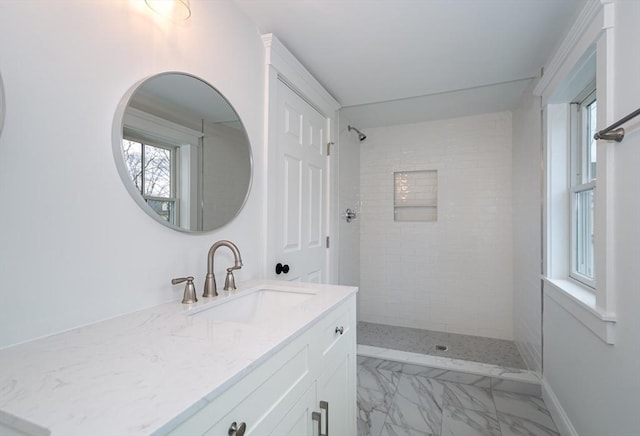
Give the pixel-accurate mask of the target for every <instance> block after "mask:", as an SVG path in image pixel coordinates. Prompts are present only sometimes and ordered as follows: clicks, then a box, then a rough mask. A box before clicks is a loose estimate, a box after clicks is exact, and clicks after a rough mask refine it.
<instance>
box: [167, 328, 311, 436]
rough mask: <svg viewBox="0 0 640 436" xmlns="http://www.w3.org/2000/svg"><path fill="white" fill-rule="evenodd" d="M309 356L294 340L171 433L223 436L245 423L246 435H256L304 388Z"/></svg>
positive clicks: (305, 348) (190, 435) (298, 342)
mask: <svg viewBox="0 0 640 436" xmlns="http://www.w3.org/2000/svg"><path fill="white" fill-rule="evenodd" d="M309 354H310V353H309V346H308V344H306V343H304V342H302V341H294V343H293V344H291V345H289V346H288V347H286V348H285V349H284V350H282V351H281V352H279V353H278V354H276V355H275V356H274V357H273V358H272V359H270V360H269V361H267V362H266V363H264V364H263V365H262V366H260V367H258V368H257V369H256V370H254V371H253V372H251V373H250V374H249V375H247V376H246V377H245V378H243V379H242V380H240V381H239V382H238V383H237V384H235V385H234V387H233V388H232V389H230V390H228V391H226V392H224V393H222V394H221V395H220V396H219V397H217V398H216V399H215V400H213V401H212V402H211V403H210V404H208V405H207V406H205V407H204V408H203V409H202V410H200V411H199V412H197V413H196V414H195V415H193V416H192V417H191V418H189V419H188V421H187V422H185V423H184V424H183V425H181V426H180V427H179V428H177V429H176V430H175V431H174V432H172V433H171V434H172V435H189V436H194V435H227V434H228V430H229V427H230V426H231V424H232V423H233V422H237V423H238V424H240V423H242V422H244V423H246V426H247V432H246V434H247V435H251V434H254V435H258V434H260V430H259V429H260V428H262V426H263V425H265V424H268V423H270V422H271V421H274V420H275V422H277V420H279V419H281V418H282V417H281V416H278V413H280V410H282V409H283V407H284V411H286V410H288V408H289V407H291V406H290V405H289V404H287V403H291V404H293V403H294V402H295V400H297V399H298V398H299V397H300V395H302V393H303V391H304V389H306V388H307V387H308V384H309V383H310V381H307V379H308V378H309V371H310V369H309V366H310V356H309ZM286 406H289V407H286ZM274 411H276V412H277V413H275V414H274V413H273V412H274ZM284 411H283V412H282V413H284ZM272 425H273V424H272Z"/></svg>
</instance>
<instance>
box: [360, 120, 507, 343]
mask: <svg viewBox="0 0 640 436" xmlns="http://www.w3.org/2000/svg"><path fill="white" fill-rule="evenodd" d="M366 133H367V140H366V141H364V142H363V143H361V145H360V165H361V166H360V194H361V202H362V205H361V208H362V209H361V217H360V226H361V231H360V252H361V259H360V293H359V317H360V319H361V320H363V321H369V322H375V323H381V324H390V325H397V326H404V327H415V328H424V329H430V330H439V331H447V332H454V333H462V334H469V335H479V336H488V337H495V338H501V339H512V336H513V322H512V295H513V294H512V289H513V275H512V274H513V273H512V271H513V263H512V221H511V142H512V139H511V113H510V112H500V113H493V114H483V115H477V116H470V117H463V118H456V119H449V120H442V121H432V122H424V123H418V124H406V125H397V126H390V127H379V128H368V129H366ZM416 170H437V177H438V183H437V189H438V193H437V198H438V212H437V220H436V221H434V222H406V221H394V184H393V174H394V172H398V171H416Z"/></svg>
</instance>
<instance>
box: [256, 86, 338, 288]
mask: <svg viewBox="0 0 640 436" xmlns="http://www.w3.org/2000/svg"><path fill="white" fill-rule="evenodd" d="M277 94H278V95H277V102H278V103H277V113H276V116H277V122H276V123H275V126H276V127H275V128H276V129H277V131H276V134H275V136H274V138H275V141H276V143H275V144H272V145H271V148H272V149H271V150H270V151H269V153H270V155H269V161H270V166H269V174H270V175H271V178H270V179H269V183H270V188H269V202H268V207H269V209H270V210H269V220H270V221H269V223H268V228H269V238H268V246H267V253H268V259H269V260H268V262H269V264H268V265H267V266H268V268H267V272H269V273H270V274H271V278H278V279H284V280H298V281H303V282H309V281H311V282H316V283H323V282H325V281H326V279H327V273H326V271H327V248H326V245H325V238H326V236H327V222H326V221H327V218H326V215H327V201H328V196H327V186H328V180H327V174H328V173H327V166H328V165H327V164H328V156H327V155H326V144H327V142H328V139H327V122H328V120H327V118H326V117H324V116H323V115H322V114H320V113H319V112H318V111H316V110H315V109H314V108H313V107H312V106H311V105H310V104H309V103H307V102H306V101H305V100H304V99H303V98H301V97H300V96H299V95H298V94H296V93H295V92H294V91H292V90H291V89H290V88H289V87H288V86H287V85H285V84H284V83H282V82H281V81H278V92H277ZM277 263H281V264H283V265H288V266H289V268H288V272H282V273H281V274H276V273H275V268H274V267H275V265H276V264H277Z"/></svg>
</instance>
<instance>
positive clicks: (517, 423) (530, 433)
mask: <svg viewBox="0 0 640 436" xmlns="http://www.w3.org/2000/svg"><path fill="white" fill-rule="evenodd" d="M498 422H500V430H502V436H560V433H558V432H557V430H556V427H555V426H554V427H552V428H549V427H547V426H545V425H543V424H540V423H538V422H534V421H531V420H528V419H524V418H521V417H518V416H513V415H509V414H508V413H502V412H498Z"/></svg>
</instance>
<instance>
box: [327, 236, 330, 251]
mask: <svg viewBox="0 0 640 436" xmlns="http://www.w3.org/2000/svg"><path fill="white" fill-rule="evenodd" d="M330 245H331V244H330V242H329V237H328V236H327V244H326V246H327V248H329V246H330Z"/></svg>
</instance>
